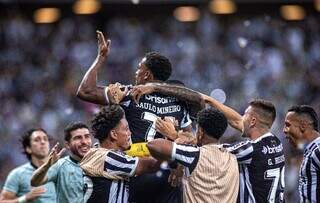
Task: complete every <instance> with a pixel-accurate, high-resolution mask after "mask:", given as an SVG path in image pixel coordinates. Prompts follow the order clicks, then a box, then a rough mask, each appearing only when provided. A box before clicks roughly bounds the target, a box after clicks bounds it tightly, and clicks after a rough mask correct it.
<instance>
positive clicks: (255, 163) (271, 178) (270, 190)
mask: <svg viewBox="0 0 320 203" xmlns="http://www.w3.org/2000/svg"><path fill="white" fill-rule="evenodd" d="M251 142H252V147H253V152H252V156H251V158H252V160H251V162H250V163H249V164H242V165H241V166H240V167H241V168H240V172H241V174H240V175H241V176H242V178H243V179H244V180H245V181H244V182H245V183H246V187H244V188H246V189H247V190H248V191H243V194H244V196H243V197H242V199H243V200H244V202H248V201H246V199H247V198H249V196H250V195H253V198H254V200H255V202H283V201H284V196H283V192H284V171H285V158H284V153H283V146H282V144H281V141H280V140H279V139H278V138H277V137H276V136H274V135H272V134H271V133H267V134H265V135H263V136H262V137H260V138H258V139H257V140H255V141H251ZM240 187H241V186H240ZM250 190H251V191H250ZM250 193H251V194H250ZM240 194H241V192H240ZM240 196H241V195H240ZM246 196H247V197H246Z"/></svg>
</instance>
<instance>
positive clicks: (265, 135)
mask: <svg viewBox="0 0 320 203" xmlns="http://www.w3.org/2000/svg"><path fill="white" fill-rule="evenodd" d="M269 136H274V135H273V134H272V133H271V132H267V133H266V134H264V135H262V136H261V137H258V138H257V139H256V140H252V141H251V142H252V143H257V142H260V141H261V140H262V139H263V138H266V137H269Z"/></svg>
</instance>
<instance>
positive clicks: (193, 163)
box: [189, 151, 200, 174]
mask: <svg viewBox="0 0 320 203" xmlns="http://www.w3.org/2000/svg"><path fill="white" fill-rule="evenodd" d="M199 157H200V151H199V153H197V154H196V156H195V157H194V160H193V161H192V163H191V164H190V166H189V172H190V174H191V173H192V171H193V170H194V169H195V168H196V166H197V164H198V161H199Z"/></svg>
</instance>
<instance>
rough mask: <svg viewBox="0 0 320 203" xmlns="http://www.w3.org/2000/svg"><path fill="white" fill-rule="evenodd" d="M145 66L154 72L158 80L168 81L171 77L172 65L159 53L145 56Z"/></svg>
mask: <svg viewBox="0 0 320 203" xmlns="http://www.w3.org/2000/svg"><path fill="white" fill-rule="evenodd" d="M145 58H146V61H145V63H144V64H145V66H146V67H147V68H148V69H149V70H150V71H151V72H152V74H153V77H154V78H155V79H156V80H160V81H166V80H168V78H169V77H170V76H171V71H172V68H171V63H170V61H169V59H168V58H167V57H165V56H163V55H161V54H159V53H157V52H149V53H147V54H146V55H145Z"/></svg>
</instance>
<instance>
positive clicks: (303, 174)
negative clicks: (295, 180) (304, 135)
mask: <svg viewBox="0 0 320 203" xmlns="http://www.w3.org/2000/svg"><path fill="white" fill-rule="evenodd" d="M299 193H300V202H301V203H319V202H320V137H318V138H317V139H315V140H313V141H312V142H311V143H310V144H308V146H307V147H306V149H305V150H304V154H303V161H302V164H301V168H300V177H299Z"/></svg>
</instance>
